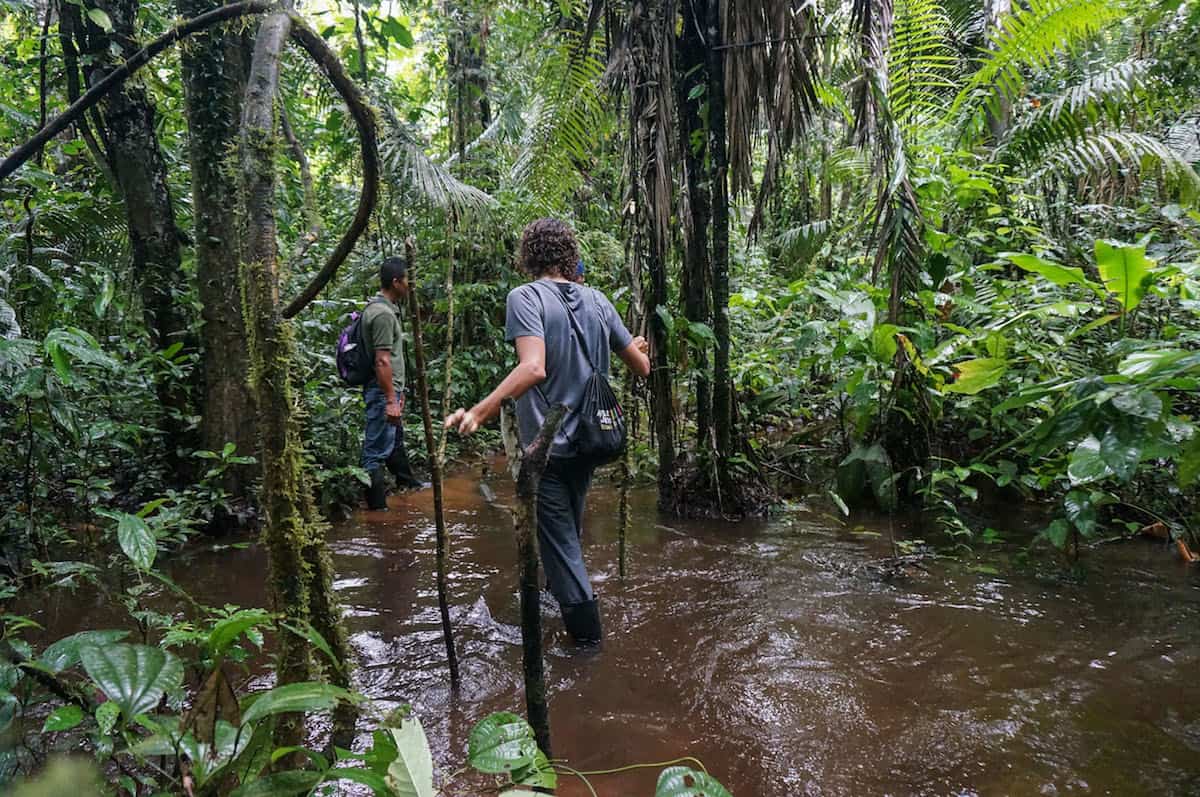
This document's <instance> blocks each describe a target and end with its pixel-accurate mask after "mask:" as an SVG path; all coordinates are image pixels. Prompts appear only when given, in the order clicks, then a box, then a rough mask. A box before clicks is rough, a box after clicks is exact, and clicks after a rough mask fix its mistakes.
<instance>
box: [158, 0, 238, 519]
mask: <svg viewBox="0 0 1200 797" xmlns="http://www.w3.org/2000/svg"><path fill="white" fill-rule="evenodd" d="M221 5H222V2H221V0H176V7H177V9H178V10H179V14H180V16H182V17H185V18H192V17H197V16H199V15H200V14H203V13H205V12H207V11H211V10H212V9H214V8H218V7H220V6H221ZM255 22H256V20H255V21H252V22H245V21H242V20H238V21H236V22H233V23H232V24H229V25H226V26H223V27H220V28H214V29H211V30H207V31H202V32H200V33H197V34H195V35H194V36H193V37H192V39H191V40H190V41H188V42H187V43H186V44H184V45H183V46H182V47H181V48H180V49H181V52H180V59H181V61H182V64H183V88H184V101H185V107H186V109H187V117H188V131H189V133H188V145H189V152H190V155H191V164H192V212H193V216H194V219H195V221H194V224H195V230H194V237H195V244H196V282H197V288H198V292H199V296H200V306H201V310H200V313H201V317H202V318H203V319H204V325H203V327H202V328H201V330H200V339H201V344H202V349H203V355H202V361H201V362H202V374H203V379H202V382H203V399H202V404H201V417H202V421H201V445H202V446H203V447H204V448H206V449H208V450H210V451H220V450H221V448H222V447H223V446H224V445H225V444H226V443H234V444H235V445H236V446H237V448H238V451H239V452H241V453H243V454H250V453H253V452H254V451H255V448H256V442H255V435H254V405H253V404H252V402H251V399H250V389H249V386H248V384H247V382H246V373H247V371H248V370H249V367H248V361H247V351H246V323H245V319H244V318H243V316H242V302H241V288H240V285H239V277H238V271H239V269H240V268H241V264H242V261H243V249H244V247H243V242H242V237H241V231H242V229H241V221H240V219H241V217H240V213H239V208H238V196H239V192H238V174H237V170H236V169H234V168H231V165H230V157H231V153H233V151H234V150H235V148H236V146H237V140H238V127H239V124H240V121H241V117H242V97H243V95H244V94H245V91H246V72H247V70H248V69H249V66H250V52H251V47H252V44H253V40H252V37H251V36H250V35H248V34H247V33H246V32H245V28H247V27H248V26H249V27H250V29H251V30H253V29H254V27H255ZM253 475H254V474H253V471H252V469H250V468H236V469H231V470H230V471H229V472H228V474H227V476H226V481H225V485H224V486H225V489H226V490H227V491H228V492H229V493H230V494H231V495H233V496H236V497H244V496H245V495H246V493H247V491H248V488H249V482H250V480H251V479H252V477H253Z"/></svg>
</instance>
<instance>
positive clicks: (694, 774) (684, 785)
mask: <svg viewBox="0 0 1200 797" xmlns="http://www.w3.org/2000/svg"><path fill="white" fill-rule="evenodd" d="M654 797H732V796H731V795H730V794H729V791H728V790H727V789H726V788H725V787H724V786H722V785H721V784H720V783H719V782H717V779H716V778H714V777H713V776H712V775H709V774H708V773H707V772H698V771H696V770H694V769H689V768H688V767H667V768H666V769H664V770H663V771H662V773H661V774H660V775H659V776H658V785H657V786H656V787H655V789H654Z"/></svg>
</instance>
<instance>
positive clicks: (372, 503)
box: [367, 468, 388, 512]
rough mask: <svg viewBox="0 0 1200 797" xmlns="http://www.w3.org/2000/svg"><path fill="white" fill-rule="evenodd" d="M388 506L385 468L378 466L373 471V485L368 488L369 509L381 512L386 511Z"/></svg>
mask: <svg viewBox="0 0 1200 797" xmlns="http://www.w3.org/2000/svg"><path fill="white" fill-rule="evenodd" d="M387 508H388V505H387V481H386V480H385V477H384V475H383V468H376V469H375V470H373V471H371V486H370V487H368V488H367V509H369V510H371V511H372V512H380V511H386V510H387Z"/></svg>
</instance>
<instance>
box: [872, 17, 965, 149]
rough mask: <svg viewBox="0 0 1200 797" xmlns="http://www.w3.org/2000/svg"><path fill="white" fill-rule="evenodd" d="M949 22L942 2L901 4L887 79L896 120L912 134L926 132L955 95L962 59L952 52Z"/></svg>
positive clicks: (894, 31)
mask: <svg viewBox="0 0 1200 797" xmlns="http://www.w3.org/2000/svg"><path fill="white" fill-rule="evenodd" d="M950 31H951V23H950V18H949V17H948V16H947V15H946V14H945V12H944V11H943V10H942V8H941V5H940V3H939V2H938V0H898V2H897V3H896V6H895V22H894V25H893V31H892V39H891V46H890V48H889V50H888V76H889V79H890V82H891V97H890V102H891V107H892V114H893V115H894V116H895V118H896V119H897V121H899V122H900V123H901V124H903V125H905V127H906V128H908V129H910V130H919V129H922V128H928V127H929V126H930V125H929V124H928V123H929V122H930V121H932V120H933V119H936V118H939V117H940V116H941V115H942V114H943V113H944V112H945V107H946V103H947V102H948V101H949V99H950V98H951V97H952V96H953V95H954V93H955V88H956V87H955V84H954V81H953V79H952V78H953V76H954V73H955V71H956V70H957V68H958V56H957V55H956V53H955V52H954V50H953V49H951V47H950V46H949V44H948V42H949V38H950V37H949V34H950Z"/></svg>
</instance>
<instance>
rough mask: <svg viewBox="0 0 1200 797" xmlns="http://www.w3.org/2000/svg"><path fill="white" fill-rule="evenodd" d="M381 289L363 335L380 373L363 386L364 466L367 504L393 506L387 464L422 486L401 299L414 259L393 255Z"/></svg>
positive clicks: (399, 477) (405, 483)
mask: <svg viewBox="0 0 1200 797" xmlns="http://www.w3.org/2000/svg"><path fill="white" fill-rule="evenodd" d="M379 284H380V289H379V293H378V294H377V295H376V296H375V297H374V298H372V299H371V301H370V302H368V303H367V306H366V307H365V308H364V309H363V319H362V324H363V337H364V338H365V339H366V341H367V345H368V346H370V348H371V351H372V352H374V363H375V367H374V374H373V375H372V377H371V379H370V380H368V381H367V383H366V384H365V385H364V386H363V400H364V402H365V403H366V407H367V424H366V431H365V432H364V434H363V455H362V464H363V468H364V469H365V470H366V471H367V473H368V474H370V476H371V486H370V487H369V488H368V489H367V508H368V509H373V510H382V509H387V483H386V480H385V477H384V474H383V471H384V468H387V470H389V471H391V473H392V476H394V477H395V479H396V486H398V487H402V488H411V487H422V486H424V485H423V483H422V482H421V481H420V480H419V479H417V477H416V476H414V475H413V472H412V466H411V465H410V464H409V462H408V452H407V451H406V450H405V448H404V426H403V425H402V424H403V420H402V418H403V414H404V330H403V327H402V326H401V324H400V300H401V299H403V298H404V297H405V296H407V295H408V264H407V263H406V262H405V261H404V258H400V257H389V258H387V259H386V260H384V261H383V265H382V266H381V267H380V269H379Z"/></svg>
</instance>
